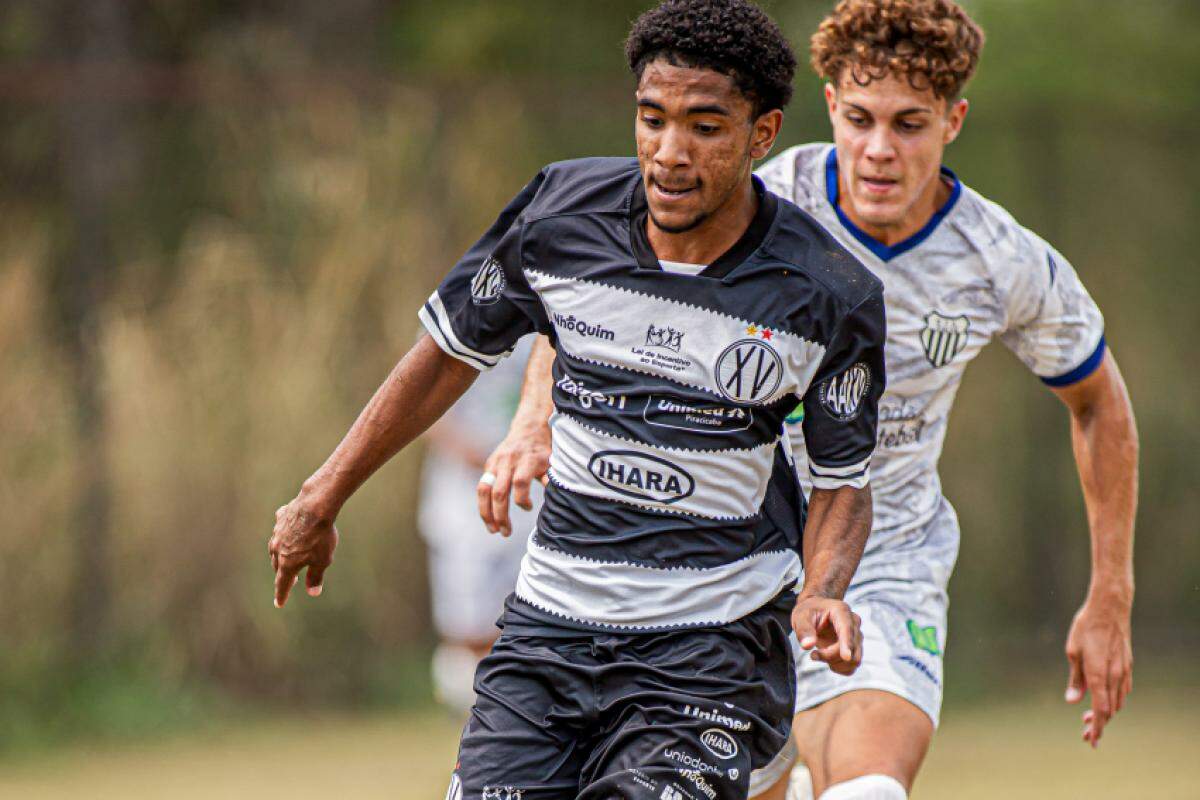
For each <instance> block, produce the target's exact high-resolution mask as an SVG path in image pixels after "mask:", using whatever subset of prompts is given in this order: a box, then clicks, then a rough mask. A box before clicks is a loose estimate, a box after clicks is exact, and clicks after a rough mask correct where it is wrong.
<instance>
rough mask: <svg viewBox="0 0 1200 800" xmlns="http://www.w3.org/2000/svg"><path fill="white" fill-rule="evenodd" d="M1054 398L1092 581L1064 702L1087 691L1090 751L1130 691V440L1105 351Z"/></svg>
mask: <svg viewBox="0 0 1200 800" xmlns="http://www.w3.org/2000/svg"><path fill="white" fill-rule="evenodd" d="M1054 393H1055V394H1057V395H1058V397H1059V399H1061V400H1062V401H1063V403H1064V404H1065V405H1066V406H1067V408H1068V409H1069V410H1070V412H1071V443H1072V445H1073V448H1074V451H1075V464H1076V467H1077V468H1078V470H1079V480H1080V483H1082V484H1083V499H1084V503H1085V505H1086V506H1087V516H1088V528H1089V530H1090V532H1091V540H1092V580H1091V585H1090V586H1089V587H1088V594H1087V598H1086V599H1085V600H1084V603H1083V606H1082V607H1081V608H1080V609H1079V612H1078V613H1077V614H1075V619H1074V621H1073V622H1072V623H1071V631H1070V633H1069V634H1068V636H1067V647H1066V650H1067V660H1068V662H1069V663H1070V678H1069V680H1068V683H1067V693H1066V699H1067V702H1068V703H1078V702H1079V701H1080V700H1082V699H1083V696H1084V693H1085V692H1088V691H1090V692H1091V693H1092V708H1091V710H1090V711H1088V712H1086V713H1085V714H1084V715H1083V720H1084V729H1083V739H1084V741H1086V742H1088V743H1090V744H1091V745H1092V747H1095V746H1096V744H1097V743H1098V742H1099V741H1100V736H1101V734H1102V733H1103V731H1104V726H1105V725H1106V724H1107V723H1108V721H1109V719H1111V718H1112V716H1113V715H1114V714H1116V713H1117V712H1118V711H1120V710H1121V707H1122V706H1123V705H1124V704H1125V696H1126V695H1127V694H1128V693H1129V691H1130V690H1131V689H1132V688H1133V649H1132V645H1131V640H1130V620H1129V617H1130V611H1131V609H1132V606H1133V522H1134V516H1135V515H1136V513H1137V483H1138V434H1137V426H1136V424H1135V422H1134V418H1133V407H1132V405H1131V404H1130V402H1129V393H1128V392H1127V391H1126V389H1125V381H1124V380H1123V379H1122V378H1121V372H1120V370H1119V369H1117V362H1116V361H1115V360H1114V359H1113V357H1112V354H1111V353H1106V354H1105V356H1104V360H1103V362H1101V364H1100V367H1099V368H1098V369H1097V370H1096V371H1095V372H1093V373H1092V374H1091V375H1089V376H1088V377H1087V378H1084V379H1083V380H1082V381H1080V382H1079V383H1076V384H1073V385H1071V386H1068V387H1065V388H1062V389H1056V390H1054Z"/></svg>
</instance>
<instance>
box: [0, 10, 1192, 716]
mask: <svg viewBox="0 0 1200 800" xmlns="http://www.w3.org/2000/svg"><path fill="white" fill-rule="evenodd" d="M767 5H768V6H769V7H770V8H771V9H772V10H773V11H774V12H775V13H776V16H777V18H778V19H779V20H780V21H781V23H782V24H783V25H784V27H785V30H787V31H788V32H789V33H790V34H791V35H792V37H793V40H794V41H795V42H796V43H797V49H798V50H799V51H801V52H803V51H804V49H805V46H806V41H807V36H808V33H809V32H810V31H811V30H812V29H813V28H814V27H815V24H816V22H817V20H818V19H819V18H820V15H821V14H822V13H823V12H824V10H825V9H826V7H827V6H826V4H825V3H824V2H813V1H812V0H805V1H804V2H800V0H796V1H795V2H782V1H780V2H774V3H769V4H767ZM644 6H645V3H642V2H633V1H632V0H615V1H614V2H608V3H584V2H566V3H563V2H552V1H551V0H522V1H521V2H515V1H514V2H505V3H487V2H476V1H474V0H472V1H468V0H440V2H436V3H434V2H429V1H428V0H411V1H410V2H405V3H387V2H383V0H353V2H349V1H348V2H342V3H334V4H330V3H321V2H317V0H304V2H297V3H279V2H266V1H265V0H261V1H258V2H243V3H238V2H231V1H230V0H203V1H201V2H191V3H185V4H180V3H171V2H166V0H141V1H140V2H132V3H131V2H121V1H120V0H89V2H82V0H74V1H73V2H72V1H71V0H56V2H53V3H47V2H40V1H38V0H9V2H8V3H6V4H4V5H3V6H2V7H0V114H2V117H0V119H2V120H3V123H2V125H0V369H2V370H3V374H4V379H3V380H2V381H0V442H3V447H2V448H0V508H3V509H4V510H5V512H6V513H5V519H4V522H5V524H4V525H3V526H2V527H0V585H3V587H4V596H5V609H6V612H7V613H6V614H5V615H4V623H3V624H2V625H0V696H2V695H8V696H9V697H12V696H14V694H13V693H16V694H21V693H25V694H28V693H29V692H31V691H33V690H32V689H31V688H30V687H31V686H32V685H33V683H34V682H36V676H43V677H44V676H51V675H57V674H59V673H58V670H60V669H61V668H64V666H65V665H69V664H70V663H72V662H73V661H77V660H80V659H82V660H83V661H84V663H85V664H86V663H98V662H106V663H107V662H120V663H126V662H128V663H134V664H136V665H138V667H139V669H141V670H144V671H145V673H148V674H152V675H156V676H158V677H159V678H160V679H162V680H165V681H174V682H177V683H179V684H188V683H191V682H197V681H200V682H211V683H216V684H218V685H220V686H223V687H226V688H228V689H231V690H234V691H237V692H242V693H254V694H257V695H260V696H272V697H282V696H297V695H299V694H301V693H305V694H307V695H308V696H309V697H314V698H324V699H334V700H339V701H346V700H354V701H370V700H372V699H377V698H379V697H394V696H395V695H396V693H397V692H399V691H401V690H402V687H400V686H398V685H397V681H398V678H397V676H398V675H401V674H402V673H398V672H396V666H395V665H396V664H397V663H400V662H402V661H404V660H405V659H406V658H408V657H415V656H418V655H419V654H420V653H421V652H422V650H421V647H422V646H423V644H424V642H425V641H426V636H427V630H428V628H427V619H426V610H425V609H426V602H425V599H424V579H423V575H424V567H423V553H422V552H421V547H420V544H419V540H418V537H417V536H416V535H415V534H414V532H413V527H412V518H413V506H414V504H415V502H416V497H415V492H414V478H415V474H416V468H417V461H416V459H417V455H418V454H417V453H416V452H415V451H414V452H412V453H407V454H405V455H404V456H402V457H401V458H399V459H397V462H396V463H395V464H393V465H392V466H390V467H388V468H387V469H385V470H384V471H383V472H382V473H381V474H380V475H379V476H378V477H377V478H375V479H374V480H373V481H372V482H371V483H370V484H368V486H367V487H366V488H365V489H364V490H363V492H362V493H361V496H360V497H358V498H356V499H355V501H354V502H353V503H351V504H350V506H349V507H348V508H347V509H346V511H345V514H344V516H343V519H342V520H341V521H340V524H341V526H342V529H343V532H344V539H343V547H342V550H341V552H340V553H339V562H338V564H337V566H336V567H335V568H334V569H333V570H332V571H331V573H330V577H329V590H328V591H327V592H326V593H325V595H324V596H323V597H322V598H321V600H320V601H319V602H312V601H309V600H308V599H307V598H298V600H299V602H297V603H295V604H293V605H292V606H289V608H288V610H287V612H285V613H283V614H280V613H278V612H274V611H273V610H272V609H271V608H270V606H269V598H270V595H271V584H270V571H269V565H268V564H267V560H266V558H265V546H264V544H265V540H266V538H267V536H268V534H269V532H270V524H271V519H272V516H271V515H272V512H273V510H274V508H275V507H276V506H277V505H279V504H280V503H282V502H284V501H285V500H287V499H288V498H290V497H291V496H292V494H293V493H294V491H295V489H296V487H297V486H298V484H299V482H300V480H302V479H303V478H304V477H305V476H306V475H307V474H308V473H309V471H310V470H311V469H312V468H313V467H314V466H315V465H316V464H318V463H319V462H320V460H321V459H322V458H323V457H324V455H325V454H326V453H327V452H328V450H329V449H330V448H331V447H332V446H333V445H334V444H335V443H336V441H337V439H338V437H339V436H340V435H341V433H342V432H343V431H344V429H345V427H346V426H347V425H348V424H349V423H350V421H351V420H352V419H353V417H354V414H355V413H356V412H357V410H358V408H359V407H360V406H361V405H362V403H363V402H365V400H366V399H367V398H368V397H369V395H370V393H371V391H372V390H373V389H374V387H375V386H376V385H377V383H378V382H379V380H381V379H382V377H383V376H384V375H385V374H386V373H387V370H388V369H389V367H390V366H391V364H392V363H393V362H394V360H395V359H396V358H397V357H398V356H399V354H401V353H402V352H403V351H404V350H405V349H406V348H407V347H408V346H409V344H410V343H411V341H412V339H413V337H414V336H415V335H416V332H417V325H416V322H415V311H416V309H417V308H418V307H419V305H420V303H421V302H422V301H423V299H424V297H425V296H426V294H427V293H428V291H430V290H431V288H432V287H433V286H434V285H435V284H436V282H437V280H438V278H439V276H440V275H441V274H442V273H443V272H444V270H445V269H446V268H447V267H448V266H449V265H450V264H451V263H452V262H453V261H454V259H455V258H456V257H457V255H458V254H459V253H460V252H461V251H462V250H463V249H464V248H465V247H466V246H467V245H468V244H469V243H470V241H471V240H472V239H473V238H474V237H475V236H476V235H477V234H478V232H479V231H480V230H482V229H483V228H484V227H485V226H486V225H487V224H488V223H489V222H490V220H491V218H492V216H493V215H494V214H495V212H496V210H497V209H498V208H500V207H501V206H502V205H503V203H504V202H505V201H506V200H507V199H508V198H509V197H510V196H511V195H512V194H513V193H514V192H515V191H516V190H517V189H518V188H519V187H520V186H521V185H522V184H523V183H524V182H525V181H526V180H527V179H528V178H529V176H530V175H532V174H533V173H534V172H535V171H536V170H537V168H538V167H539V166H541V165H542V164H543V163H545V162H547V161H552V160H558V159H563V158H570V157H575V156H581V155H592V154H624V153H630V152H631V139H630V129H631V124H632V109H631V106H630V103H629V97H630V93H631V88H632V86H631V81H630V80H629V78H628V77H627V75H626V70H625V68H624V64H623V61H622V55H621V50H620V46H621V42H622V39H623V37H624V34H625V32H626V29H627V27H628V24H629V22H630V21H631V20H632V18H633V17H634V16H635V15H636V14H637V13H638V12H639V11H640V10H641V9H642V8H643V7H644ZM968 7H969V8H971V9H972V10H973V11H974V12H976V13H977V15H978V17H979V19H980V21H981V22H982V23H983V25H984V26H985V28H986V29H987V31H988V34H989V41H988V45H987V48H986V50H985V54H984V59H983V63H982V67H981V73H980V75H979V77H978V79H977V80H976V82H975V83H974V84H973V86H972V87H971V88H970V91H969V92H968V97H969V98H970V99H971V101H972V104H973V105H972V110H971V114H970V117H969V120H968V126H967V130H966V133H965V134H964V136H963V137H962V139H960V141H959V143H957V144H956V145H954V147H953V148H952V150H951V151H950V155H949V159H950V165H951V166H953V167H954V168H955V169H956V170H957V171H958V172H959V174H960V175H962V176H963V178H964V180H965V181H967V182H968V183H970V184H971V185H972V186H974V187H975V188H977V189H979V190H980V191H982V192H983V193H984V194H986V195H988V196H990V197H992V198H994V199H996V200H997V201H999V202H1001V203H1002V204H1004V205H1006V206H1008V207H1009V208H1010V209H1011V210H1012V211H1013V212H1014V213H1015V214H1016V215H1017V217H1018V218H1019V219H1021V220H1022V221H1024V222H1025V223H1026V224H1028V225H1029V226H1031V227H1033V228H1034V229H1035V230H1039V231H1040V232H1041V233H1043V234H1044V235H1045V236H1047V237H1048V238H1050V239H1051V240H1052V241H1054V242H1055V243H1056V244H1057V246H1058V247H1059V248H1060V249H1061V250H1063V251H1064V252H1065V253H1066V254H1067V255H1068V256H1069V257H1070V258H1071V259H1072V261H1073V262H1074V264H1075V265H1076V267H1077V268H1078V269H1079V271H1080V273H1081V274H1082V276H1083V278H1084V280H1085V281H1086V283H1087V284H1088V286H1089V288H1090V289H1091V290H1092V292H1093V294H1094V295H1095V296H1096V297H1097V299H1098V301H1099V302H1100V304H1101V306H1102V308H1103V309H1104V310H1105V312H1106V317H1107V321H1108V333H1109V339H1110V341H1111V342H1112V345H1113V349H1114V351H1115V353H1116V354H1117V356H1118V358H1119V359H1120V361H1121V364H1122V368H1123V370H1124V371H1125V373H1126V375H1127V377H1128V379H1129V382H1130V385H1131V391H1132V393H1133V397H1134V402H1135V406H1136V408H1137V411H1138V414H1139V421H1140V424H1141V430H1142V436H1143V490H1142V511H1141V518H1140V531H1141V536H1140V538H1139V544H1138V559H1139V561H1138V577H1139V596H1138V606H1137V610H1136V615H1137V624H1138V630H1139V631H1148V630H1151V629H1153V630H1154V631H1155V632H1156V633H1157V632H1158V631H1160V630H1162V629H1165V628H1169V629H1171V630H1172V640H1173V641H1180V642H1181V645H1182V646H1190V647H1194V646H1196V645H1197V644H1200V642H1197V621H1198V620H1197V611H1196V609H1197V603H1196V600H1197V595H1198V593H1200V588H1198V586H1200V538H1198V537H1197V536H1196V522H1195V520H1196V518H1197V514H1198V513H1200V499H1198V496H1197V494H1196V493H1195V491H1194V490H1193V489H1192V486H1191V484H1192V482H1193V480H1194V476H1195V474H1196V467H1195V465H1194V463H1193V461H1194V459H1193V455H1192V454H1193V453H1194V451H1195V450H1196V447H1197V445H1198V444H1200V442H1198V439H1200V435H1198V433H1197V431H1198V430H1200V424H1198V422H1200V420H1197V415H1198V413H1200V411H1198V409H1200V404H1198V403H1197V402H1196V400H1197V398H1200V385H1198V382H1200V377H1198V376H1197V373H1196V371H1195V370H1194V369H1192V368H1191V366H1192V364H1193V363H1194V361H1195V357H1194V355H1193V354H1192V353H1191V350H1190V347H1189V343H1190V342H1191V341H1194V340H1195V339H1196V338H1197V336H1198V335H1200V330H1197V328H1198V327H1200V315H1198V314H1197V313H1196V310H1195V309H1196V303H1197V300H1198V299H1200V271H1198V270H1196V269H1195V264H1194V262H1195V253H1196V252H1197V245H1200V241H1197V240H1198V238H1200V237H1198V236H1197V233H1196V229H1195V223H1194V220H1195V219H1196V216H1197V212H1198V211H1200V208H1198V205H1200V192H1197V190H1196V188H1195V187H1196V186H1197V184H1198V182H1200V181H1198V179H1200V175H1198V174H1197V171H1198V168H1197V166H1196V162H1195V160H1194V159H1193V158H1191V153H1190V150H1191V147H1190V145H1191V144H1192V143H1193V142H1194V139H1195V133H1194V131H1195V130H1196V129H1197V127H1198V123H1200V118H1198V117H1200V109H1198V107H1197V103H1196V97H1197V96H1200V92H1198V90H1200V52H1197V50H1196V48H1194V47H1191V46H1190V45H1189V43H1188V39H1187V37H1186V36H1183V35H1180V33H1179V32H1182V31H1189V30H1196V29H1197V26H1198V24H1200V12H1198V11H1197V8H1196V6H1195V5H1194V4H1191V3H1188V2H1185V1H1184V0H1177V1H1173V0H1162V1H1161V2H1157V3H1154V4H1136V6H1134V5H1132V4H1126V3H1119V2H1116V0H1101V2H1085V1H1084V0H1062V2H1056V3H1046V2H1036V0H1018V1H1017V2H1014V1H1013V0H975V2H969V3H968ZM801 60H802V61H803V60H804V58H803V57H802V58H801ZM818 90H819V86H818V84H817V82H816V81H815V79H813V78H812V77H810V76H809V75H808V74H807V72H803V73H802V75H801V76H800V77H799V78H798V80H797V93H796V100H795V101H794V104H793V107H792V108H791V109H790V110H789V114H788V123H787V127H786V129H785V134H784V142H783V143H782V144H784V145H788V144H793V143H797V142H801V141H809V140H813V139H825V138H827V137H828V133H827V123H826V121H825V118H824V110H823V108H822V106H821V104H820V100H819V94H818ZM944 466H945V468H944V470H943V473H944V475H945V476H946V484H947V491H948V494H949V496H950V497H951V499H952V500H953V501H954V502H955V504H956V505H957V507H958V508H959V511H960V516H961V518H962V523H963V529H964V545H963V554H962V557H961V559H960V568H959V573H958V576H957V577H956V579H955V581H954V582H953V583H952V597H953V599H954V605H953V611H952V615H953V616H952V619H953V624H952V625H953V626H952V631H953V632H952V635H951V640H950V655H949V657H950V658H951V659H952V660H953V659H956V658H962V659H966V658H967V657H968V655H969V654H971V653H976V654H983V657H987V656H988V654H994V653H996V652H997V649H998V648H1004V647H1007V646H1008V645H1009V644H1010V643H1011V644H1017V643H1027V642H1029V641H1030V640H1031V638H1032V640H1033V641H1034V642H1035V643H1037V646H1038V647H1039V648H1042V649H1041V650H1039V652H1042V653H1044V654H1045V655H1046V657H1047V658H1048V659H1050V660H1051V661H1052V662H1053V660H1055V659H1057V658H1058V653H1059V646H1058V645H1059V643H1060V642H1061V638H1062V636H1063V635H1064V634H1065V626H1066V623H1067V620H1068V619H1069V616H1070V614H1071V613H1072V611H1073V610H1074V607H1075V605H1076V604H1077V603H1078V601H1079V600H1080V599H1081V598H1082V594H1083V591H1084V587H1085V585H1086V574H1087V546H1086V542H1085V539H1086V527H1085V524H1084V518H1083V514H1082V503H1081V501H1080V499H1079V490H1078V488H1077V484H1076V479H1075V476H1074V474H1073V467H1072V463H1071V458H1070V451H1069V442H1068V434H1067V426H1066V417H1065V414H1064V413H1063V412H1062V411H1061V409H1060V408H1059V407H1058V405H1057V404H1056V402H1055V401H1054V399H1053V398H1052V397H1051V396H1050V395H1049V394H1048V393H1046V392H1045V391H1044V390H1042V389H1041V388H1040V385H1039V384H1037V382H1036V381H1035V380H1033V379H1032V378H1031V377H1030V376H1029V375H1028V374H1027V373H1025V372H1024V371H1023V369H1022V368H1020V366H1019V365H1018V364H1017V363H1016V362H1015V360H1014V359H1012V358H1011V357H1010V356H1008V354H1007V353H1006V352H1005V351H1003V348H1001V347H996V348H992V349H991V350H990V351H989V352H988V353H985V355H984V357H982V358H981V359H980V361H979V364H978V365H977V366H975V367H973V368H972V370H971V376H970V377H969V378H968V380H967V381H966V382H965V385H964V388H963V391H962V393H961V396H960V401H959V405H958V410H957V411H956V413H955V417H954V421H953V423H952V431H951V434H950V437H949V443H948V446H947V452H946V455H945V459H944ZM963 663H965V661H964V662H963ZM951 669H952V671H953V666H952V667H951ZM145 673H140V674H145ZM951 683H952V684H953V681H952V682H951ZM952 688H953V687H952ZM47 691H48V692H50V693H51V694H52V693H53V691H52V690H47ZM2 717H3V713H2V712H0V718H2Z"/></svg>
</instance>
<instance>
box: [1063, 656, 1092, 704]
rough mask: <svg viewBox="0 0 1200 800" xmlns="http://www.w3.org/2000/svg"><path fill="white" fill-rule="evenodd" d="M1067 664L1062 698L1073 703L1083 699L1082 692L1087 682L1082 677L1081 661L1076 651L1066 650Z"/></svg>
mask: <svg viewBox="0 0 1200 800" xmlns="http://www.w3.org/2000/svg"><path fill="white" fill-rule="evenodd" d="M1067 665H1068V673H1067V692H1066V694H1065V695H1063V699H1064V700H1066V701H1067V702H1068V703H1072V704H1074V703H1078V702H1079V701H1080V700H1082V699H1083V694H1084V692H1086V691H1087V682H1086V681H1085V680H1084V677H1083V661H1082V659H1081V658H1080V657H1079V654H1078V653H1076V652H1072V651H1067Z"/></svg>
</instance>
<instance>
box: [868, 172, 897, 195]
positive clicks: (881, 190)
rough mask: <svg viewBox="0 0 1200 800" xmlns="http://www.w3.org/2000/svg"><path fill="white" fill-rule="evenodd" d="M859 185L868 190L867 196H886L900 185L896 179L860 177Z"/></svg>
mask: <svg viewBox="0 0 1200 800" xmlns="http://www.w3.org/2000/svg"><path fill="white" fill-rule="evenodd" d="M858 180H859V183H861V184H862V186H863V188H864V189H866V190H867V194H872V195H885V194H887V193H888V192H890V191H892V189H894V188H896V186H898V185H899V184H900V181H899V180H897V179H895V178H882V177H867V176H860V177H859V179H858Z"/></svg>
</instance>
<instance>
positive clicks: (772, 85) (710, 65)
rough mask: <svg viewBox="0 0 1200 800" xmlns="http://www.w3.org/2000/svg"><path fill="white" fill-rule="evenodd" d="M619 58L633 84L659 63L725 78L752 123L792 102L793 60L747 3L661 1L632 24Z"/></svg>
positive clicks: (778, 34) (770, 23)
mask: <svg viewBox="0 0 1200 800" xmlns="http://www.w3.org/2000/svg"><path fill="white" fill-rule="evenodd" d="M625 57H626V59H628V61H629V68H630V69H631V70H633V74H634V75H636V76H637V79H638V80H639V81H640V80H641V78H642V71H643V70H644V69H645V68H646V65H647V64H649V63H650V62H651V61H653V60H654V59H656V58H659V57H662V58H665V59H666V60H667V62H668V63H670V64H673V65H675V66H680V67H696V68H699V69H711V70H714V71H716V72H720V73H721V74H723V75H728V76H729V77H731V78H733V81H734V84H735V85H736V86H737V87H738V90H739V91H741V92H742V94H744V95H745V96H746V97H747V98H749V100H750V102H751V104H752V105H753V107H754V116H755V117H758V115H760V114H762V113H763V112H766V111H771V110H772V109H776V108H778V109H782V108H784V107H785V106H786V105H787V104H788V102H790V101H791V99H792V77H793V76H794V75H795V74H796V55H795V53H793V52H792V46H791V45H790V44H789V43H788V40H787V38H786V37H785V36H784V35H783V32H782V31H780V30H779V26H778V25H776V24H775V21H774V20H772V19H771V18H770V17H768V16H767V15H766V13H765V12H764V11H763V10H762V9H761V8H759V7H758V6H756V5H754V4H753V3H751V2H749V0H664V2H662V3H660V4H659V5H658V6H657V7H655V8H652V9H650V10H649V11H647V12H645V13H644V14H642V15H641V16H640V17H638V18H637V21H636V22H634V23H633V28H632V30H630V31H629V38H628V39H626V40H625Z"/></svg>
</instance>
